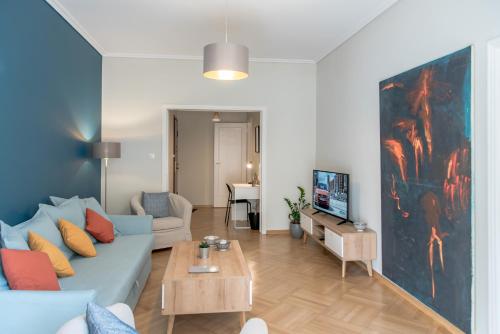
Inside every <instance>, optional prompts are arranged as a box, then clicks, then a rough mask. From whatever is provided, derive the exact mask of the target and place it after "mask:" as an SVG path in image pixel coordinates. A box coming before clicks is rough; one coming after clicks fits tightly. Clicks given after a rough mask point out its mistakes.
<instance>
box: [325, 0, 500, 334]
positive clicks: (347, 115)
mask: <svg viewBox="0 0 500 334" xmlns="http://www.w3.org/2000/svg"><path fill="white" fill-rule="evenodd" d="M498 35H500V1H494V0H480V1H478V0H468V1H465V0H461V1H457V0H439V1H437V0H420V1H411V0H401V1H400V2H399V3H397V4H396V5H395V6H394V7H392V8H391V9H390V10H389V11H388V12H386V13H385V14H383V15H382V16H380V17H379V18H377V19H376V20H375V21H373V22H372V23H370V24H369V25H368V26H366V27H365V28H364V29H363V30H361V31H360V32H359V33H358V34H356V35H355V36H354V37H353V38H351V39H350V40H349V41H347V42H346V43H344V44H343V45H342V46H341V47H340V48H338V49H337V50H335V51H334V52H332V53H331V54H330V55H329V56H327V57H325V58H324V59H323V60H322V61H321V62H320V63H319V64H318V70H317V73H318V75H317V92H318V96H317V107H318V112H317V122H316V126H317V136H316V149H317V152H316V155H317V159H316V161H317V167H319V168H325V169H335V170H343V171H346V172H348V173H349V174H351V191H352V193H351V202H352V218H353V219H354V220H362V221H366V222H368V224H369V226H370V227H371V228H373V229H374V230H376V231H377V233H378V235H379V237H380V232H381V221H380V217H381V212H380V201H381V198H380V148H379V100H378V94H379V91H378V83H379V81H380V80H382V79H386V78H388V77H391V76H393V75H396V74H398V73H401V72H403V71H405V70H408V69H411V68H413V67H415V66H417V65H421V64H423V63H426V62H428V61H430V60H433V59H435V58H438V57H441V56H444V55H446V54H448V53H451V52H453V51H456V50H459V49H461V48H464V47H466V46H467V45H470V44H473V45H474V49H475V50H474V53H475V55H474V60H475V64H474V71H475V78H474V81H475V114H474V123H475V127H474V132H475V134H474V142H473V156H474V157H473V158H474V162H473V166H474V182H475V183H474V184H475V193H474V197H475V203H474V208H475V213H474V215H475V219H474V220H475V222H474V233H475V235H474V241H473V242H474V244H475V249H474V258H475V271H474V276H475V290H476V294H475V298H476V300H475V303H476V305H477V308H476V313H475V316H476V328H477V331H476V332H477V333H487V320H488V319H487V316H488V314H487V313H488V312H487V309H486V307H487V301H488V296H487V293H488V291H487V286H488V284H487V283H488V282H487V269H488V268H487V255H488V254H487V241H488V240H487V233H488V232H487V220H486V209H487V208H486V203H487V201H486V195H487V180H486V179H485V175H486V162H487V157H486V153H487V150H486V140H487V134H486V123H485V122H486V43H487V41H488V40H489V39H491V38H493V37H495V36H498ZM334 124H337V125H338V126H335V127H334V129H335V131H332V128H333V125H334ZM381 263H382V254H381V243H380V238H379V243H378V259H377V261H376V262H375V269H376V270H377V271H379V272H380V271H381ZM450 279H452V278H450Z"/></svg>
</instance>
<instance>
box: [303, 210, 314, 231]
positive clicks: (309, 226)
mask: <svg viewBox="0 0 500 334" xmlns="http://www.w3.org/2000/svg"><path fill="white" fill-rule="evenodd" d="M300 227H302V229H303V230H304V231H306V232H307V233H309V234H312V233H313V221H312V218H310V217H308V216H306V215H305V214H303V213H302V212H301V213H300Z"/></svg>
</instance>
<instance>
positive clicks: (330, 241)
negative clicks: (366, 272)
mask: <svg viewBox="0 0 500 334" xmlns="http://www.w3.org/2000/svg"><path fill="white" fill-rule="evenodd" d="M325 246H326V247H328V249H330V250H331V251H332V252H334V253H335V254H337V255H338V256H340V257H342V256H344V238H343V237H342V236H340V235H338V234H337V233H335V232H333V231H331V230H329V229H328V228H325Z"/></svg>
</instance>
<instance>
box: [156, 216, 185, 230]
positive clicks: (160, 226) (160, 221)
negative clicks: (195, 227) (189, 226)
mask: <svg viewBox="0 0 500 334" xmlns="http://www.w3.org/2000/svg"><path fill="white" fill-rule="evenodd" d="M182 226H184V222H183V221H182V219H180V218H177V217H165V218H156V219H153V231H164V230H171V229H173V228H179V227H182Z"/></svg>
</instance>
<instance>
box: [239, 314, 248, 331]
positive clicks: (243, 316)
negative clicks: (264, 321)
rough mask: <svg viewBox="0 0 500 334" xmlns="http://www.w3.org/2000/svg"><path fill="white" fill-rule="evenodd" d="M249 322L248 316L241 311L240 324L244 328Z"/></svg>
mask: <svg viewBox="0 0 500 334" xmlns="http://www.w3.org/2000/svg"><path fill="white" fill-rule="evenodd" d="M246 322H247V317H246V315H245V312H241V313H240V326H241V328H243V326H245V323H246Z"/></svg>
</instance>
